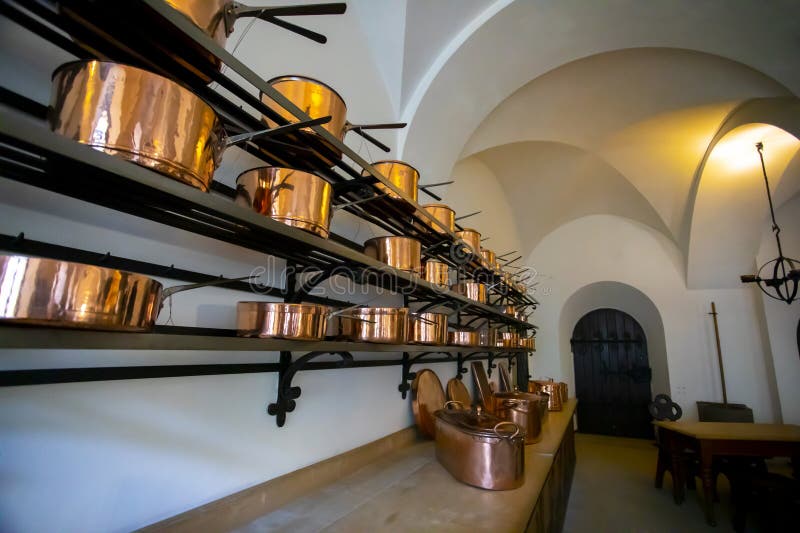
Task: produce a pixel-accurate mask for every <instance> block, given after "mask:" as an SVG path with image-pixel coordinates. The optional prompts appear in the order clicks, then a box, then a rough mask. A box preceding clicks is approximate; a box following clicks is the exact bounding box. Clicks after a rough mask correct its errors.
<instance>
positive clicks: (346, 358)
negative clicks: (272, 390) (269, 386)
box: [267, 352, 353, 427]
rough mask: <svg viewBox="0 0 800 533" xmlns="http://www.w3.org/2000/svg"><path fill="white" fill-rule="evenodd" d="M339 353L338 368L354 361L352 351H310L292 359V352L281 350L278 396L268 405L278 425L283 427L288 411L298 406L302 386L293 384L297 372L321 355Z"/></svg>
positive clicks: (268, 409)
mask: <svg viewBox="0 0 800 533" xmlns="http://www.w3.org/2000/svg"><path fill="white" fill-rule="evenodd" d="M326 354H331V355H338V356H339V357H341V359H342V360H341V361H339V364H338V365H337V367H338V368H344V367H347V366H349V365H350V363H352V361H353V355H352V354H351V353H350V352H308V353H307V354H305V355H302V356H300V357H298V358H297V359H296V360H295V361H292V352H281V356H280V370H279V371H278V397H277V399H276V400H275V403H271V404H269V406H267V413H269V414H270V415H272V416H274V417H275V422H276V423H277V424H278V427H283V425H284V424H285V423H286V413H291V412H292V411H294V408H295V407H296V406H297V402H296V400H297V399H298V398H299V397H300V393H301V390H300V387H297V386H292V379H294V376H295V374H297V373H298V372H299V371H301V370H303V368H305V366H306V364H307V363H308V362H310V361H311V360H312V359H315V358H317V357H319V356H320V355H326Z"/></svg>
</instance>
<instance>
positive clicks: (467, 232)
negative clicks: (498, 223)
mask: <svg viewBox="0 0 800 533" xmlns="http://www.w3.org/2000/svg"><path fill="white" fill-rule="evenodd" d="M456 237H458V238H459V239H461V240H462V241H464V243H465V244H466V245H467V246H469V247H470V248H471V250H472V253H473V254H475V255H478V256H479V255H481V234H480V232H479V231H478V230H474V229H469V228H465V229H463V230H461V231H457V232H456Z"/></svg>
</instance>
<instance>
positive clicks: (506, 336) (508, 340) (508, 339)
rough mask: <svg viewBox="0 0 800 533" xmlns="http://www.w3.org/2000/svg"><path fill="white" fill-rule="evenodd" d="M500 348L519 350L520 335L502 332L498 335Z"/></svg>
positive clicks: (513, 332)
mask: <svg viewBox="0 0 800 533" xmlns="http://www.w3.org/2000/svg"><path fill="white" fill-rule="evenodd" d="M497 347H498V348H519V333H517V332H515V331H501V332H500V333H498V335H497Z"/></svg>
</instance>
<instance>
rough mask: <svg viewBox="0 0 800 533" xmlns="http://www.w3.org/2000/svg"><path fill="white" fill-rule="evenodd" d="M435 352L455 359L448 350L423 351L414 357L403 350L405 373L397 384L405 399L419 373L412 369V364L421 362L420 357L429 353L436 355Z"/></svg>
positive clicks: (422, 357)
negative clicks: (411, 383)
mask: <svg viewBox="0 0 800 533" xmlns="http://www.w3.org/2000/svg"><path fill="white" fill-rule="evenodd" d="M435 354H444V355H445V356H446V358H447V359H449V360H455V358H454V357H453V354H451V353H447V352H437V351H432V352H422V353H420V354H418V355H415V356H414V357H411V356H410V355H409V353H408V352H403V363H402V367H403V375H402V377H401V380H400V384H399V385H398V386H397V390H399V391H400V395H401V396H402V397H403V399H404V400H405V399H406V396H407V395H408V391H409V390H411V385H410V382H411V381H413V380H414V378H416V377H417V373H416V372H412V371H411V365H413V364H415V363H418V362H420V359H424V358H425V357H427V356H429V355H435ZM437 362H438V361H437Z"/></svg>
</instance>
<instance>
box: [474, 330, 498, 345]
mask: <svg viewBox="0 0 800 533" xmlns="http://www.w3.org/2000/svg"><path fill="white" fill-rule="evenodd" d="M478 346H483V347H486V348H488V347H492V348H494V347H496V346H497V328H483V329H479V330H478Z"/></svg>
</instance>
